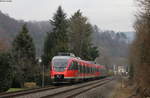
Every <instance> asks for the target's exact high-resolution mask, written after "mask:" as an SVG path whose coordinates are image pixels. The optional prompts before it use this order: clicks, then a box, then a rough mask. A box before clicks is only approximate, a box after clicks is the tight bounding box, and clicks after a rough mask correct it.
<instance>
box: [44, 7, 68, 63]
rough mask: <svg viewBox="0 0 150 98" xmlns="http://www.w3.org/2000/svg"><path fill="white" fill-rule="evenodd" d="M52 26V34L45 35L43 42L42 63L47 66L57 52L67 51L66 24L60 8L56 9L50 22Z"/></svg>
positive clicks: (64, 15)
mask: <svg viewBox="0 0 150 98" xmlns="http://www.w3.org/2000/svg"><path fill="white" fill-rule="evenodd" d="M50 23H51V24H52V26H53V29H52V32H50V33H47V36H46V38H45V42H44V55H43V63H44V65H46V66H48V64H49V61H50V60H51V59H52V57H53V56H55V55H56V54H57V53H58V52H67V51H68V34H67V28H68V23H67V19H66V14H65V13H64V12H63V10H62V8H61V6H59V7H58V10H57V12H56V13H55V14H54V16H53V20H50Z"/></svg>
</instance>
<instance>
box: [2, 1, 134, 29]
mask: <svg viewBox="0 0 150 98" xmlns="http://www.w3.org/2000/svg"><path fill="white" fill-rule="evenodd" d="M134 3H135V2H134V0H12V2H7V3H6V2H0V10H1V11H2V12H4V13H7V14H8V15H9V16H11V17H13V18H15V19H21V20H26V21H29V20H36V21H40V20H49V19H51V18H52V16H53V14H54V13H55V12H56V10H57V8H58V6H59V5H61V6H62V8H63V9H64V11H65V12H66V13H67V15H68V17H70V16H71V15H72V14H73V13H74V12H76V11H77V10H78V9H80V10H81V11H82V12H83V15H85V16H87V17H88V19H89V21H90V22H91V23H92V24H93V25H94V24H95V25H97V26H98V27H99V28H101V29H102V30H114V31H133V23H134V20H135V17H134V15H135V10H136V8H135V4H134Z"/></svg>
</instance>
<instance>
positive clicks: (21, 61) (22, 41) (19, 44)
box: [12, 24, 37, 86]
mask: <svg viewBox="0 0 150 98" xmlns="http://www.w3.org/2000/svg"><path fill="white" fill-rule="evenodd" d="M12 56H13V58H14V60H13V63H14V70H15V73H14V74H15V77H14V81H15V82H18V83H19V85H20V86H23V84H24V82H26V81H34V77H35V73H36V68H37V67H36V66H35V65H36V61H35V56H36V54H35V46H34V43H33V39H32V38H31V36H30V35H29V32H28V29H27V27H26V24H25V25H23V27H22V30H21V32H20V33H19V34H18V35H17V36H16V38H15V39H14V41H13V45H12Z"/></svg>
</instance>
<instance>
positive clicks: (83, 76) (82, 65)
mask: <svg viewBox="0 0 150 98" xmlns="http://www.w3.org/2000/svg"><path fill="white" fill-rule="evenodd" d="M51 64H52V65H51V71H50V75H51V79H52V81H53V82H55V83H59V82H78V81H84V80H89V79H96V78H100V77H105V76H106V75H107V72H106V68H105V67H104V66H101V65H97V64H94V63H92V62H89V61H84V60H81V59H79V58H76V57H74V56H64V55H61V56H54V57H53V59H52V62H51Z"/></svg>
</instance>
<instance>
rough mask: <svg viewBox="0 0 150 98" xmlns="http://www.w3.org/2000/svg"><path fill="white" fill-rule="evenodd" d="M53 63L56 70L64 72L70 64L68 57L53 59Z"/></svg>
mask: <svg viewBox="0 0 150 98" xmlns="http://www.w3.org/2000/svg"><path fill="white" fill-rule="evenodd" d="M52 64H53V68H54V70H55V71H57V72H63V71H65V69H66V67H67V65H68V59H53V61H52Z"/></svg>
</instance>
